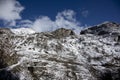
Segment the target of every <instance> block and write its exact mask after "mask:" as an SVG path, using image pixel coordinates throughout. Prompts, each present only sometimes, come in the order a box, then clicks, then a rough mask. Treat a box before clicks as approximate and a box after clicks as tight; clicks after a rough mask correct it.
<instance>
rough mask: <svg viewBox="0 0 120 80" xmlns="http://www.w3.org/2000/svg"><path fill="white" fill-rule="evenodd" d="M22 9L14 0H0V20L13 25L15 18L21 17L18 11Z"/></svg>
mask: <svg viewBox="0 0 120 80" xmlns="http://www.w3.org/2000/svg"><path fill="white" fill-rule="evenodd" d="M23 9H24V7H23V6H21V4H20V3H19V2H18V1H16V0H0V20H4V21H5V24H9V25H15V24H16V22H15V20H17V19H21V16H20V13H21V11H22V10H23Z"/></svg>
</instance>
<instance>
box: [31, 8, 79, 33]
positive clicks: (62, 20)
mask: <svg viewBox="0 0 120 80" xmlns="http://www.w3.org/2000/svg"><path fill="white" fill-rule="evenodd" d="M31 27H32V28H33V29H34V30H35V31H38V32H46V31H54V30H56V29H58V28H67V29H72V30H74V31H75V32H76V33H79V31H80V23H79V22H77V20H76V18H75V12H74V11H73V10H65V11H63V12H58V14H57V15H56V19H55V20H54V21H53V20H51V19H50V18H49V17H48V16H41V17H39V18H38V19H36V20H35V21H34V22H33V25H32V26H31Z"/></svg>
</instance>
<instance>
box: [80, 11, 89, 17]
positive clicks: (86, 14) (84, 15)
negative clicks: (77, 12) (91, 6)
mask: <svg viewBox="0 0 120 80" xmlns="http://www.w3.org/2000/svg"><path fill="white" fill-rule="evenodd" d="M81 14H82V16H83V17H85V18H86V17H87V16H88V14H89V11H88V10H84V11H82V12H81Z"/></svg>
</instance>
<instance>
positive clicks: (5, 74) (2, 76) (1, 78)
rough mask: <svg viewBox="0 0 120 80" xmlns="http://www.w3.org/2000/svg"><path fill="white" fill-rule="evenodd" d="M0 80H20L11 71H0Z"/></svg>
mask: <svg viewBox="0 0 120 80" xmlns="http://www.w3.org/2000/svg"><path fill="white" fill-rule="evenodd" d="M0 80H20V79H19V76H18V75H15V74H13V73H12V72H11V71H7V70H5V69H3V70H0Z"/></svg>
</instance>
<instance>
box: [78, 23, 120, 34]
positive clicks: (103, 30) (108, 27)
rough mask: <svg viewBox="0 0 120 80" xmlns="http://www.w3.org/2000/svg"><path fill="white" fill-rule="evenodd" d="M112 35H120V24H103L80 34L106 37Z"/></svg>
mask: <svg viewBox="0 0 120 80" xmlns="http://www.w3.org/2000/svg"><path fill="white" fill-rule="evenodd" d="M111 33H118V34H120V24H118V23H115V22H104V23H102V24H99V25H96V26H93V27H89V28H88V29H85V30H82V31H81V32H80V34H95V35H105V34H111Z"/></svg>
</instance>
